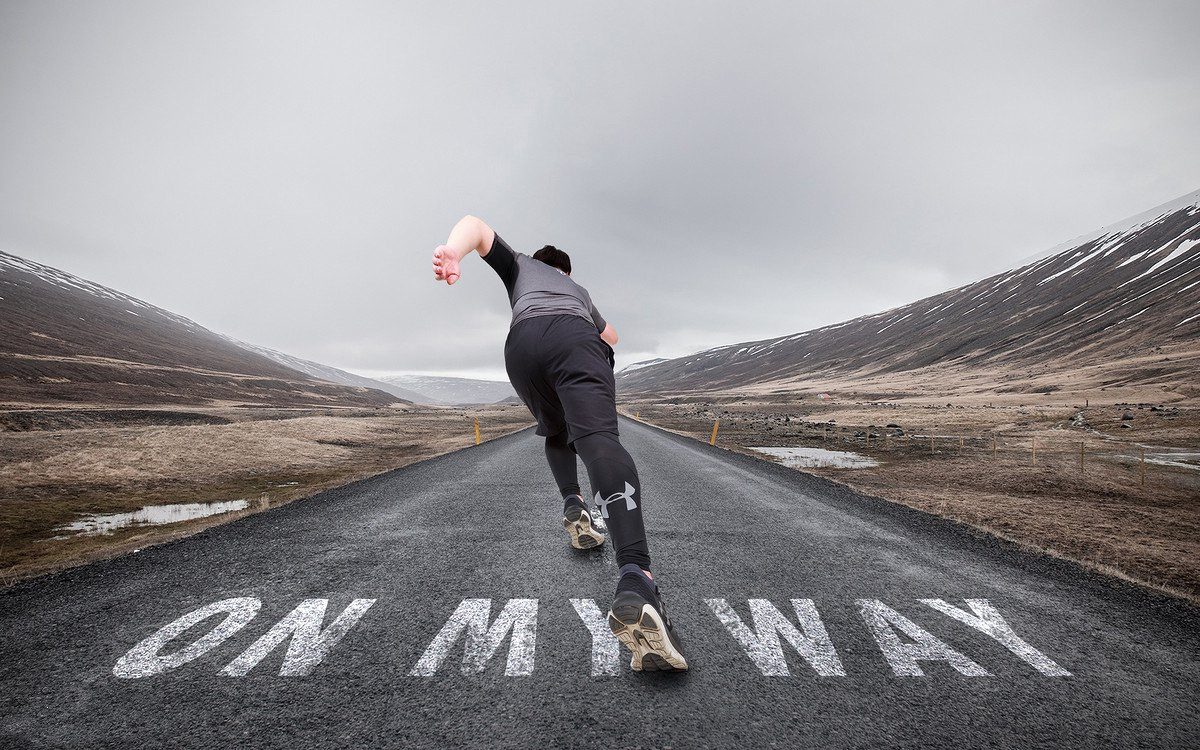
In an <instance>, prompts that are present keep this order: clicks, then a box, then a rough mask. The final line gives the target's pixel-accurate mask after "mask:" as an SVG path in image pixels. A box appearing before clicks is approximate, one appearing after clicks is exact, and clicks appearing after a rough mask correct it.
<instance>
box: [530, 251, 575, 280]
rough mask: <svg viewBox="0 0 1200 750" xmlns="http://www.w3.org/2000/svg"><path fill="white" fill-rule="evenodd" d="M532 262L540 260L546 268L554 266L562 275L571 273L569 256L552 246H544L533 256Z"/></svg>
mask: <svg viewBox="0 0 1200 750" xmlns="http://www.w3.org/2000/svg"><path fill="white" fill-rule="evenodd" d="M533 259H534V260H540V261H541V262H543V263H545V264H546V265H548V266H554V267H555V268H557V269H558V270H560V271H562V272H563V273H565V274H567V275H570V273H571V256H570V255H567V254H566V253H564V252H563V251H562V250H559V249H558V248H557V247H555V246H554V245H546V246H545V247H543V248H542V249H541V250H538V251H537V252H536V253H534V254H533Z"/></svg>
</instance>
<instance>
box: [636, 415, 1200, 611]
mask: <svg viewBox="0 0 1200 750" xmlns="http://www.w3.org/2000/svg"><path fill="white" fill-rule="evenodd" d="M1019 401H1025V402H1027V403H1019ZM621 411H622V412H624V413H625V414H627V415H629V416H637V417H638V418H640V419H641V420H643V421H645V422H649V423H652V424H655V425H658V426H661V427H665V428H667V429H670V430H672V431H675V432H679V433H681V434H685V435H689V436H691V437H694V438H696V439H698V440H704V441H705V442H708V441H709V440H710V439H711V437H712V430H713V426H714V422H717V421H718V420H719V424H717V438H716V444H717V445H718V446H723V447H726V448H729V449H731V450H736V451H738V452H741V453H745V454H747V455H753V456H755V457H757V458H761V459H764V460H777V459H772V458H770V457H768V456H766V455H764V454H762V453H760V452H758V451H754V450H751V447H754V446H790V447H809V448H825V449H828V450H837V451H853V452H854V453H857V454H860V455H863V456H868V457H871V458H873V459H875V460H877V461H879V462H880V463H879V465H878V466H876V467H873V468H856V469H851V468H831V467H820V468H805V469H803V470H804V471H810V472H813V473H816V474H819V475H821V476H825V477H829V478H832V479H834V480H836V481H839V482H842V483H845V484H847V485H849V486H851V487H853V488H855V489H857V490H859V491H862V492H863V493H866V494H870V495H874V496H877V497H882V498H885V499H888V500H891V501H894V502H899V503H903V504H905V505H908V506H911V507H913V508H917V509H920V510H923V511H926V512H929V513H935V514H938V515H941V516H945V517H947V518H951V519H954V520H957V521H960V522H962V523H965V524H968V525H971V526H974V527H977V528H980V529H984V530H986V531H988V532H990V533H993V534H995V535H998V536H1001V537H1004V538H1006V539H1010V540H1013V541H1016V542H1018V543H1021V544H1023V545H1026V546H1029V547H1032V548H1036V549H1039V550H1043V551H1046V552H1048V553H1050V554H1053V555H1057V556H1060V557H1065V558H1069V559H1072V560H1075V561H1078V562H1080V563H1083V564H1085V565H1087V566H1090V567H1092V568H1094V569H1097V570H1100V571H1103V572H1105V573H1107V574H1110V575H1115V576H1119V577H1122V578H1126V579H1128V580H1132V581H1135V582H1138V583H1141V584H1144V585H1149V586H1152V587H1155V588H1159V589H1161V590H1164V591H1167V592H1170V593H1172V594H1174V595H1176V596H1180V597H1183V598H1186V599H1190V600H1192V601H1200V470H1198V469H1200V465H1198V464H1197V459H1198V458H1200V408H1197V407H1195V406H1192V405H1184V406H1180V405H1178V404H1174V405H1173V404H1170V403H1166V404H1158V403H1150V402H1144V403H1140V404H1138V403H1128V404H1127V403H1110V402H1106V403H1101V402H1098V401H1097V400H1096V399H1094V398H1086V397H1081V398H1079V403H1070V402H1059V403H1054V399H1052V398H1051V397H1050V395H1046V396H1043V397H1041V398H1023V399H1016V398H1003V397H1002V398H1000V399H996V398H988V397H986V396H982V395H981V396H978V397H973V398H955V399H949V400H948V399H946V398H941V399H940V400H936V401H925V400H921V399H919V398H916V397H909V398H906V399H904V400H898V401H891V402H881V401H879V402H870V401H855V400H853V399H852V398H838V397H830V398H826V399H821V398H818V397H817V395H816V394H796V395H793V396H790V397H780V395H779V394H775V396H773V397H770V398H764V397H762V396H753V395H745V394H724V395H720V396H716V397H713V396H707V397H703V396H693V397H686V396H685V397H678V398H670V399H656V400H640V401H639V400H626V401H622V403H621ZM931 437H932V440H931ZM1168 449H1170V450H1168ZM1188 452H1190V453H1191V454H1192V455H1191V456H1187V455H1185V454H1186V453H1188ZM1143 455H1145V457H1146V458H1145V463H1143ZM1164 461H1170V462H1171V463H1164ZM1172 464H1176V465H1172Z"/></svg>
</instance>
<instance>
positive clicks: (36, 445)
mask: <svg viewBox="0 0 1200 750" xmlns="http://www.w3.org/2000/svg"><path fill="white" fill-rule="evenodd" d="M477 418H478V420H479V425H480V433H481V437H482V439H484V440H488V439H491V438H495V437H499V436H501V435H505V434H508V433H510V432H513V431H515V430H519V429H522V428H524V427H527V426H529V425H531V424H532V420H531V418H530V416H529V412H528V411H527V410H526V409H525V407H524V406H522V405H519V404H518V405H515V406H499V405H498V406H486V407H470V408H466V407H464V408H432V407H413V406H407V407H388V408H366V409H322V408H317V409H312V408H307V409H305V408H297V409H288V408H246V407H238V406H226V407H194V408H190V407H179V406H171V407H163V408H158V409H156V408H139V409H136V410H131V409H113V408H102V407H96V408H75V407H72V408H58V409H25V410H11V411H4V412H0V582H2V583H3V584H11V583H14V582H16V581H18V580H22V579H24V578H28V577H31V576H35V575H38V574H41V573H45V572H49V571H53V570H57V569H61V568H64V567H69V566H71V565H77V564H81V563H83V562H87V561H90V560H95V559H100V558H105V557H112V556H115V555H119V554H123V553H127V552H131V551H133V550H137V549H140V548H142V547H145V546H148V545H152V544H156V543H161V542H163V541H168V540H171V539H175V538H178V537H180V536H185V535H187V534H191V533H195V532H196V531H199V530H200V529H203V528H207V527H209V526H212V525H214V524H218V523H223V522H226V521H228V520H231V519H233V518H237V517H239V516H242V515H245V514H248V513H254V512H258V511H261V510H265V509H268V508H273V507H276V506H279V505H281V504H283V503H287V502H289V501H291V500H295V499H297V498H301V497H307V496H309V495H312V494H314V493H316V492H319V491H321V490H324V489H328V488H331V487H335V486H338V485H342V484H346V483H348V482H353V481H356V480H358V479H363V478H365V477H369V476H372V475H375V474H378V473H381V472H384V471H388V470H391V469H394V468H397V467H400V466H404V465H406V464H410V463H413V462H415V461H420V460H422V459H425V458H429V457H432V456H435V455H439V454H442V453H448V452H450V451H454V450H458V449H460V448H465V447H469V446H472V445H474V444H475V427H474V424H475V419H477ZM231 500H245V501H247V507H246V508H245V509H244V510H239V511H235V512H232V513H225V514H221V515H213V516H208V517H205V518H196V519H193V520H188V521H183V522H180V523H174V524H170V525H165V526H145V525H143V526H130V527H127V528H122V529H117V530H114V531H113V532H112V533H111V534H102V535H92V536H88V535H81V534H78V533H70V532H66V531H64V530H62V528H61V527H62V526H63V525H64V524H68V523H70V522H72V521H75V520H77V519H79V518H81V517H82V516H84V515H86V514H112V513H123V512H131V511H137V510H139V509H140V508H143V507H146V506H156V505H164V504H176V503H210V502H221V501H231Z"/></svg>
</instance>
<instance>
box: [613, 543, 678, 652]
mask: <svg viewBox="0 0 1200 750" xmlns="http://www.w3.org/2000/svg"><path fill="white" fill-rule="evenodd" d="M608 627H609V628H610V629H611V630H612V632H613V635H615V636H616V637H617V640H619V641H620V642H621V643H622V644H624V645H625V647H626V648H628V649H629V650H630V652H631V653H632V654H633V658H632V659H631V660H630V662H629V666H630V667H631V668H632V669H633V670H634V671H635V672H684V671H686V670H687V668H688V663H687V659H686V658H684V656H683V642H682V641H681V640H680V639H679V636H678V635H676V634H675V628H674V627H672V625H671V618H670V617H668V616H667V608H666V606H665V605H664V604H663V600H662V595H661V594H660V593H659V591H658V585H657V584H655V583H654V581H653V580H651V579H650V577H649V576H647V575H646V574H645V572H643V571H642V569H641V568H640V567H638V566H637V565H632V564H630V565H622V566H621V579H620V581H618V583H617V595H616V596H615V597H614V598H613V604H612V609H611V610H609V613H608Z"/></svg>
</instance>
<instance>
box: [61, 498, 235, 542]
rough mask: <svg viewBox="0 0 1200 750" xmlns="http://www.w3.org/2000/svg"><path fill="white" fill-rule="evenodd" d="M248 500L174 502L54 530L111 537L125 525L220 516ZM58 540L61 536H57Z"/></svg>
mask: <svg viewBox="0 0 1200 750" xmlns="http://www.w3.org/2000/svg"><path fill="white" fill-rule="evenodd" d="M249 505H250V503H249V501H247V500H223V501H221V502H217V503H176V504H173V505H147V506H146V507H144V508H142V509H141V510H135V511H133V512H130V513H107V514H102V515H91V516H85V517H83V518H81V519H79V520H78V521H74V522H72V523H69V524H66V525H64V526H59V527H58V528H57V529H55V531H67V532H73V533H75V534H79V535H81V536H98V535H100V534H111V533H112V532H113V531H114V530H116V529H122V528H125V527H126V526H161V525H163V524H168V523H179V522H180V521H190V520H191V519H193V518H204V517H205V516H215V515H217V514H219V513H229V512H231V511H235V510H244V509H245V508H247V507H249ZM58 538H61V537H58Z"/></svg>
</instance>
